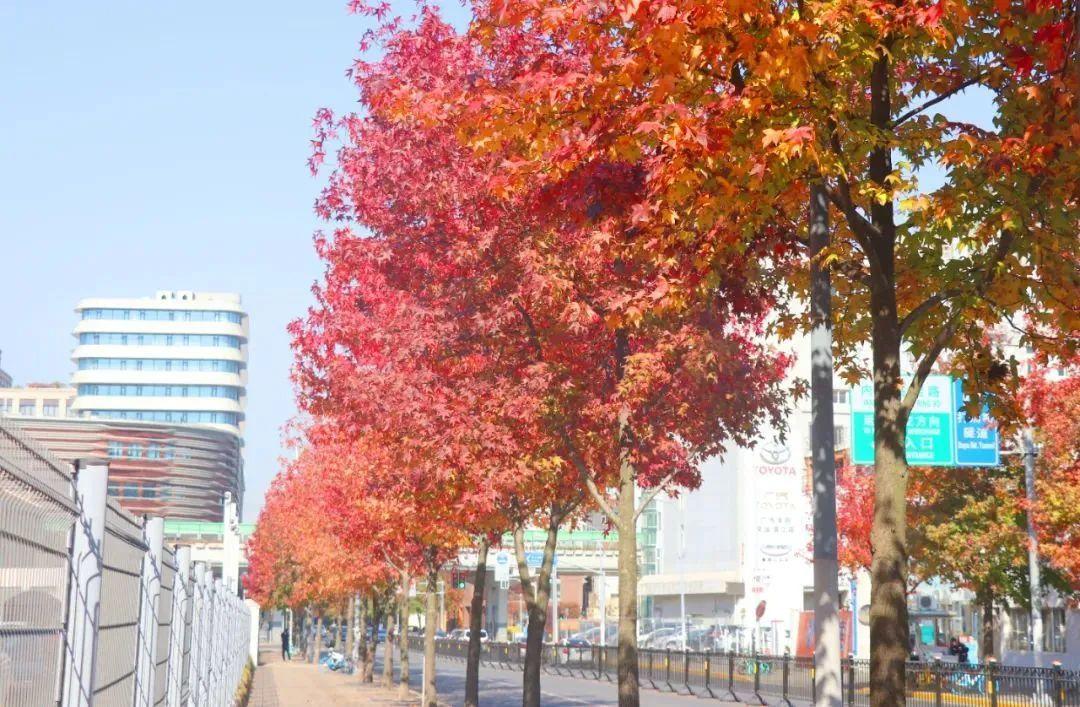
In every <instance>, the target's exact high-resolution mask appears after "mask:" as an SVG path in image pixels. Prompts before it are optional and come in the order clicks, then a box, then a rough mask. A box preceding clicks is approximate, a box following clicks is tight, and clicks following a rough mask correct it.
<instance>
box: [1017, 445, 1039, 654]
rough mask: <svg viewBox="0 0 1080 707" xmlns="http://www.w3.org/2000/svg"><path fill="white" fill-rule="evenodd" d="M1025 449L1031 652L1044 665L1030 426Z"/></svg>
mask: <svg viewBox="0 0 1080 707" xmlns="http://www.w3.org/2000/svg"><path fill="white" fill-rule="evenodd" d="M1021 443H1022V446H1023V449H1024V487H1025V491H1026V494H1027V503H1028V512H1027V536H1028V582H1029V585H1030V588H1031V652H1032V654H1033V655H1034V657H1035V665H1036V667H1040V666H1041V665H1042V650H1043V625H1042V579H1041V578H1040V576H1039V537H1038V535H1037V534H1036V533H1035V519H1034V517H1033V513H1032V510H1033V509H1034V508H1035V454H1036V452H1035V435H1034V433H1033V432H1032V430H1031V428H1030V427H1025V428H1024V430H1023V432H1021Z"/></svg>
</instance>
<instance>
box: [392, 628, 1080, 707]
mask: <svg viewBox="0 0 1080 707" xmlns="http://www.w3.org/2000/svg"><path fill="white" fill-rule="evenodd" d="M411 643H412V646H411V647H412V648H413V649H414V650H418V651H419V650H423V640H422V639H420V638H413V639H411ZM436 650H437V653H438V654H439V655H441V656H444V657H449V658H454V659H457V660H465V659H466V657H467V655H468V650H469V644H468V643H466V642H464V641H439V642H438V643H437V649H436ZM617 661H618V648H616V647H615V646H606V647H601V646H570V645H554V644H547V645H545V646H544V651H543V656H542V666H543V670H544V671H545V672H547V673H551V674H555V675H561V676H563V677H576V678H582V679H586V680H606V681H611V682H614V681H615V680H616V669H617ZM524 662H525V645H524V644H523V643H484V644H482V646H481V664H482V665H485V666H489V667H496V668H503V669H510V670H522V669H523V667H524ZM638 676H639V679H640V681H641V685H642V686H643V687H646V688H652V689H656V690H662V691H667V692H678V693H682V694H686V695H696V696H698V697H706V698H715V699H720V700H725V701H737V702H745V703H748V704H760V705H787V707H791V706H792V705H795V704H802V705H812V704H814V703H815V692H814V661H813V659H812V658H795V657H791V656H764V655H754V654H745V653H735V652H723V653H711V652H708V651H701V652H699V651H679V650H672V649H666V650H660V649H652V648H644V649H639V650H638ZM841 683H842V686H843V695H844V704H845V705H846V707H869V705H870V665H869V662H868V661H863V660H851V659H847V660H844V661H843V666H842V671H841ZM906 684H907V704H908V705H912V706H914V707H942V705H958V706H959V705H967V706H969V707H1031V705H1043V706H1045V707H1080V673H1077V672H1073V671H1067V670H1062V669H1061V667H1060V666H1055V667H1052V668H1025V667H1016V666H1004V665H998V664H996V663H986V664H982V665H974V664H959V663H953V662H945V661H934V662H911V663H908V664H907V672H906Z"/></svg>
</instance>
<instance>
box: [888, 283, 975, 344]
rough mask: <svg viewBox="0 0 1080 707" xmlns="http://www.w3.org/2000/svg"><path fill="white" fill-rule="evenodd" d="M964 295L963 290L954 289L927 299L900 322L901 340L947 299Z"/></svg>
mask: <svg viewBox="0 0 1080 707" xmlns="http://www.w3.org/2000/svg"><path fill="white" fill-rule="evenodd" d="M961 294H963V291H962V290H958V289H952V290H944V291H942V292H938V293H937V294H934V295H931V296H930V297H927V298H926V300H924V301H923V302H922V303H921V304H919V306H917V307H915V309H913V310H911V311H910V312H908V313H907V315H906V316H905V317H904V318H903V319H902V320H900V338H901V339H903V338H904V332H906V331H907V330H908V327H910V326H911V325H912V324H914V323H915V322H917V321H918V320H919V319H920V318H921V317H923V316H925V315H926V313H927V312H929V311H930V310H931V309H933V308H934V307H936V306H937V305H939V304H941V303H942V302H944V301H945V300H947V299H952V298H953V297H958V296H959V295H961Z"/></svg>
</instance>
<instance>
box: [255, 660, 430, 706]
mask: <svg viewBox="0 0 1080 707" xmlns="http://www.w3.org/2000/svg"><path fill="white" fill-rule="evenodd" d="M396 695H397V690H396V688H395V689H394V691H392V692H387V691H386V690H384V689H383V688H381V687H376V686H374V685H366V684H364V683H362V682H360V679H359V678H357V677H356V676H354V675H338V674H337V673H332V672H330V671H328V670H325V669H319V668H317V667H316V666H314V665H311V664H310V663H306V662H304V661H301V660H291V661H282V660H281V650H280V649H279V648H277V647H270V646H264V647H261V648H260V650H259V667H258V668H257V669H256V670H255V685H254V687H253V688H252V692H251V700H250V701H249V702H248V707H297V706H299V705H344V706H347V707H352V706H354V705H401V706H405V705H417V704H419V700H412V701H405V702H402V701H399V700H397V699H396Z"/></svg>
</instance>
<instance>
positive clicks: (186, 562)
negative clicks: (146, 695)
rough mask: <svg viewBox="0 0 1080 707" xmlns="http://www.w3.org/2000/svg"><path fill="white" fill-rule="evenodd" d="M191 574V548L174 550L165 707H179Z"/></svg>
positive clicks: (185, 547)
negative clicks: (174, 564)
mask: <svg viewBox="0 0 1080 707" xmlns="http://www.w3.org/2000/svg"><path fill="white" fill-rule="evenodd" d="M190 574H191V548H190V547H187V546H183V547H178V548H176V575H175V577H174V578H173V612H172V631H171V633H170V635H169V669H168V671H167V673H166V675H167V677H166V678H165V680H166V682H167V683H168V688H167V691H166V693H165V704H166V705H167V707H180V699H181V692H182V688H183V671H184V645H185V638H186V633H187V621H186V617H187V607H188V605H189V603H190V601H191V599H190V597H189V596H188V575H190Z"/></svg>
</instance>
